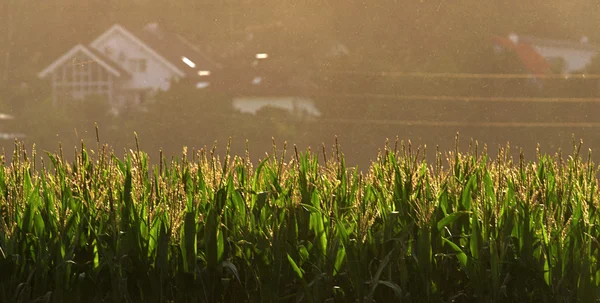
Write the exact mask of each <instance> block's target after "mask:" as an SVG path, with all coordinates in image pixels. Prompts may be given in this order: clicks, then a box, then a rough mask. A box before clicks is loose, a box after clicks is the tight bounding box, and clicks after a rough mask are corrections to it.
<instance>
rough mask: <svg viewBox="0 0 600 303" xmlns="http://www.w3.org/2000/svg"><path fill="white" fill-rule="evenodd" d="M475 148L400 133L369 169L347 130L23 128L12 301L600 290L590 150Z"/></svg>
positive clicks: (5, 245)
mask: <svg viewBox="0 0 600 303" xmlns="http://www.w3.org/2000/svg"><path fill="white" fill-rule="evenodd" d="M136 140H137V139H136ZM457 140H458V138H457ZM457 146H458V143H457ZM478 149H479V147H478V144H477V143H473V142H472V144H471V145H470V148H469V150H468V151H466V152H464V153H463V152H460V151H459V150H458V148H456V149H455V150H453V151H448V152H444V153H442V152H441V151H439V150H436V151H435V154H436V157H435V159H436V160H435V163H430V164H428V163H427V162H426V161H425V160H424V157H423V155H424V154H425V152H426V151H425V150H421V149H416V148H413V147H412V146H411V144H410V143H406V144H405V143H403V142H398V140H396V142H393V143H386V144H385V146H384V148H382V150H381V151H380V153H379V156H378V157H377V159H374V161H373V162H372V165H371V166H370V167H369V168H368V169H367V170H365V171H359V170H358V169H355V168H348V167H346V165H345V162H344V157H343V154H342V152H341V151H340V146H339V145H338V144H337V142H336V144H334V145H333V147H332V149H331V151H329V150H328V148H325V146H323V148H322V150H321V148H319V150H318V151H317V152H315V151H310V150H307V151H305V152H299V151H298V150H296V149H295V148H289V149H288V148H287V146H283V148H282V149H278V148H276V147H275V146H273V152H272V153H270V154H269V155H268V156H267V157H265V159H264V160H262V161H260V162H258V164H257V165H253V163H252V161H251V158H250V154H249V152H247V153H246V155H245V156H230V153H229V152H228V151H229V145H228V146H227V150H226V151H225V153H224V154H225V156H224V157H219V156H217V152H216V147H213V148H211V149H201V150H198V151H188V150H187V149H186V148H183V151H182V154H181V155H180V156H177V157H172V158H171V159H169V160H167V159H166V158H165V157H163V156H162V153H161V156H160V159H158V161H156V163H154V164H151V162H150V160H149V158H148V156H147V154H145V153H144V152H143V151H140V150H139V147H138V148H137V149H136V150H130V151H129V152H127V153H125V154H124V155H123V156H122V157H118V156H116V155H115V153H114V151H112V150H110V148H109V147H108V146H107V145H103V144H100V143H99V142H98V143H97V144H96V148H95V149H89V148H88V147H86V146H85V145H84V144H83V143H82V145H81V147H78V148H75V155H76V157H75V160H73V161H72V162H71V163H69V162H68V161H66V160H65V157H64V156H63V152H62V149H60V150H59V151H58V152H57V153H44V154H43V156H44V157H40V156H39V155H38V154H36V151H35V146H33V148H32V149H31V150H29V151H28V150H26V148H25V146H24V144H23V143H21V142H16V143H15V149H14V152H13V155H12V159H11V160H10V161H7V160H5V159H6V158H5V157H3V158H2V159H3V161H2V163H1V164H0V166H1V167H0V203H1V204H0V206H1V208H0V210H1V213H0V214H1V216H0V301H1V302H392V301H393V302H597V301H599V300H598V299H597V298H599V297H600V264H599V261H598V258H599V257H600V245H599V244H600V243H599V242H598V240H599V237H600V214H599V211H598V201H599V199H600V192H599V191H598V182H597V172H598V169H597V168H595V166H594V164H593V163H592V161H591V152H590V153H588V156H587V159H585V157H581V156H580V149H581V144H574V150H573V152H572V154H571V153H569V155H568V156H567V157H566V158H565V157H563V155H562V154H561V153H560V152H558V153H557V154H555V155H552V156H550V155H545V154H541V153H539V152H538V155H537V158H536V160H535V161H533V162H525V161H524V160H523V157H521V158H520V159H516V160H513V159H512V158H511V157H510V156H509V155H508V152H507V150H509V147H508V146H507V148H502V149H499V153H498V156H497V157H495V159H490V158H488V156H487V150H486V149H485V147H484V148H482V150H478ZM247 150H249V148H248V147H247ZM36 159H37V160H36ZM40 159H42V160H40ZM44 159H45V162H44V161H43V160H44Z"/></svg>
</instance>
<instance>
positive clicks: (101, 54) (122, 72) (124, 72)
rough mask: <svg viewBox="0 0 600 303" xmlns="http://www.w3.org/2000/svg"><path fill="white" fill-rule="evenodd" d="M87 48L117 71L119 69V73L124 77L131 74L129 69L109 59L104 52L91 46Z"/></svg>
mask: <svg viewBox="0 0 600 303" xmlns="http://www.w3.org/2000/svg"><path fill="white" fill-rule="evenodd" d="M88 50H89V51H90V52H92V53H93V54H94V55H96V56H97V57H98V58H100V59H102V60H103V61H104V62H106V64H108V65H110V66H111V67H112V68H114V69H116V70H117V71H119V73H121V75H125V76H126V77H130V76H131V73H130V72H129V71H127V70H126V69H124V68H123V67H122V66H121V65H119V64H117V63H116V62H114V61H113V60H111V59H110V58H108V57H107V56H106V55H105V54H104V53H102V52H100V51H98V50H97V49H95V48H91V47H90V48H88Z"/></svg>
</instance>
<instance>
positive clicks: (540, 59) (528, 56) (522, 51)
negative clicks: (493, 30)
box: [493, 34, 551, 76]
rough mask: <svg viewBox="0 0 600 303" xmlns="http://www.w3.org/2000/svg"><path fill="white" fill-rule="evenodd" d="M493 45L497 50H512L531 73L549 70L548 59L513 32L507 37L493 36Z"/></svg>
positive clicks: (548, 71) (537, 73)
mask: <svg viewBox="0 0 600 303" xmlns="http://www.w3.org/2000/svg"><path fill="white" fill-rule="evenodd" d="M493 40H494V47H495V50H496V51H497V52H501V51H514V52H515V53H516V55H517V56H518V58H519V60H520V61H521V63H522V64H523V66H524V67H525V68H526V69H527V71H528V72H529V73H531V74H532V75H534V76H535V75H543V74H547V73H550V72H551V66H550V64H549V63H548V60H546V58H544V56H542V55H541V54H540V53H539V52H538V51H537V50H536V49H535V47H533V46H532V45H530V44H528V43H523V42H522V41H521V40H520V39H519V37H518V36H517V35H515V34H511V35H510V36H509V37H507V38H505V37H499V36H497V37H494V38H493Z"/></svg>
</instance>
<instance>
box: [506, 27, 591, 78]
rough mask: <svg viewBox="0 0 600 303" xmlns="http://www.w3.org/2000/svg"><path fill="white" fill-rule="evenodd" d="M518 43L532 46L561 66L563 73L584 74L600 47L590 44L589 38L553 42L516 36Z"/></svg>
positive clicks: (551, 61) (551, 40) (552, 63)
mask: <svg viewBox="0 0 600 303" xmlns="http://www.w3.org/2000/svg"><path fill="white" fill-rule="evenodd" d="M515 38H516V39H518V40H517V41H518V43H526V44H529V45H531V46H532V47H533V48H534V49H535V50H536V51H537V52H538V53H539V54H540V55H541V56H542V57H544V58H546V60H547V61H548V62H549V63H550V64H551V65H553V66H560V67H561V68H562V73H564V74H570V73H576V72H582V71H583V70H585V68H586V67H587V66H588V64H590V62H591V61H592V58H593V57H594V56H596V55H597V54H598V51H599V50H600V46H599V45H596V44H593V43H590V42H589V40H588V38H587V37H582V38H581V39H580V40H579V41H571V40H553V39H544V38H537V37H533V36H520V37H517V36H514V38H513V39H515Z"/></svg>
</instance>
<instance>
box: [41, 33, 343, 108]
mask: <svg viewBox="0 0 600 303" xmlns="http://www.w3.org/2000/svg"><path fill="white" fill-rule="evenodd" d="M281 28H282V25H281V23H280V22H277V23H274V24H273V25H272V26H268V27H264V28H262V27H261V28H250V29H249V30H248V31H244V32H243V36H241V37H240V39H236V40H235V41H236V42H235V43H229V44H228V43H221V44H219V43H218V42H216V41H213V42H211V45H205V46H203V47H204V49H205V50H207V51H209V52H211V55H208V54H207V53H205V52H204V51H203V50H201V49H199V48H198V47H197V46H195V45H193V44H192V43H190V42H189V41H188V40H186V39H185V38H183V37H182V36H180V35H178V34H176V33H173V32H171V31H169V30H168V29H166V28H165V27H164V26H160V25H158V24H157V23H149V24H147V25H145V26H144V27H143V28H139V29H132V28H125V27H124V26H122V25H119V24H115V25H113V26H112V27H111V28H109V29H108V30H107V31H105V32H104V33H102V34H101V35H100V36H98V37H97V38H95V39H94V40H93V41H92V42H90V43H88V44H83V43H82V44H77V45H75V46H74V47H72V48H71V49H70V50H69V51H67V52H66V53H64V54H63V55H62V56H60V57H59V58H57V59H56V60H54V61H53V62H52V63H50V64H49V65H48V66H47V67H46V68H44V69H43V70H42V71H41V72H39V74H38V77H40V78H43V79H49V80H50V81H51V83H52V99H53V101H54V102H55V104H56V103H59V102H60V100H66V99H84V98H86V97H90V96H97V95H100V96H104V97H105V98H106V99H107V100H108V101H109V102H110V104H111V105H112V107H113V109H117V110H118V108H120V107H122V106H124V105H138V104H140V103H141V102H142V101H143V100H144V99H145V98H147V97H148V96H149V95H152V94H153V93H155V92H157V91H167V90H169V89H170V87H171V84H172V83H173V81H175V82H179V83H183V84H185V85H188V84H189V85H191V86H193V87H195V88H197V89H210V90H212V91H214V92H219V93H221V94H225V95H229V96H231V98H232V102H233V103H235V106H234V108H237V109H239V110H241V111H247V110H246V108H250V112H253V111H254V108H255V107H256V106H257V104H260V106H259V107H263V106H268V105H274V104H278V105H274V106H275V107H280V108H285V109H288V108H290V107H289V106H288V105H287V104H293V105H294V106H293V108H294V109H293V110H292V109H290V110H292V111H294V112H295V113H298V112H304V111H298V110H297V109H300V108H305V109H306V113H307V114H309V115H313V116H318V115H319V114H318V113H317V112H318V111H316V109H313V107H314V104H313V102H312V100H311V99H310V95H311V93H312V92H314V91H315V90H317V89H318V85H317V84H316V83H315V82H314V81H313V79H312V76H313V75H314V69H315V68H314V67H313V68H308V67H307V66H308V65H309V64H307V63H312V62H315V61H316V59H318V58H325V59H326V60H331V59H332V58H340V57H344V56H347V55H348V54H349V49H348V48H347V47H346V46H345V45H344V44H342V43H341V42H339V41H327V42H326V43H319V44H318V45H317V47H315V48H313V49H312V53H311V56H314V57H308V58H307V57H306V56H303V55H298V53H296V52H294V50H293V49H290V48H291V47H287V46H285V45H281V43H279V42H277V41H278V39H274V38H273V31H276V30H277V29H279V30H281ZM261 31H262V32H261ZM280 34H281V33H280ZM257 37H260V40H257ZM225 40H227V39H224V41H225ZM260 41H262V42H260ZM265 41H267V42H268V43H265ZM221 42H222V41H221ZM212 58H218V60H219V61H221V62H225V61H226V62H227V65H225V66H223V65H222V64H220V63H217V62H215V60H213V59H212ZM267 99H268V100H270V101H266V100H267ZM233 100H235V101H233ZM256 100H260V102H257V101H256ZM290 100H293V102H292V101H290ZM246 102H247V103H249V105H248V106H244V105H243V103H246ZM290 102H291V103H290Z"/></svg>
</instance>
